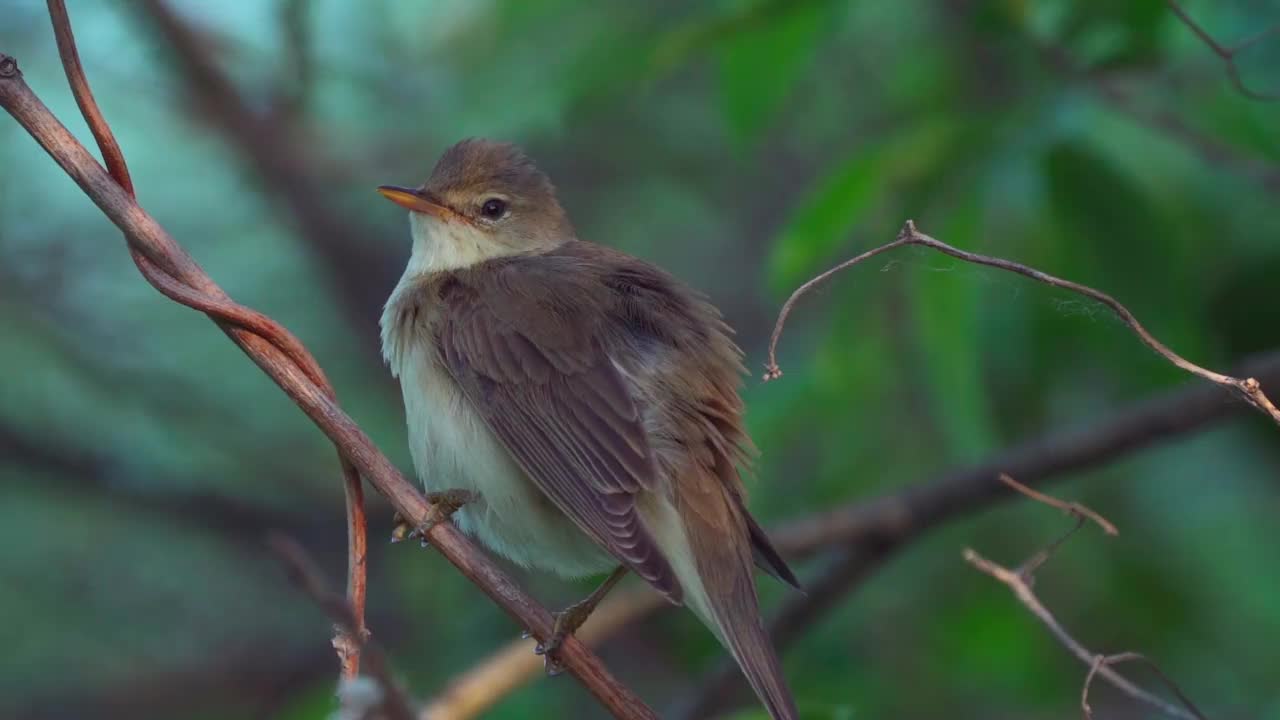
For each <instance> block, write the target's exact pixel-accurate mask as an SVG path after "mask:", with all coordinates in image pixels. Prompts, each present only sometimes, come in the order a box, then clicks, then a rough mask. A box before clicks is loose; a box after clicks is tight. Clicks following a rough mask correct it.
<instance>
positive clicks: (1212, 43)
mask: <svg viewBox="0 0 1280 720" xmlns="http://www.w3.org/2000/svg"><path fill="white" fill-rule="evenodd" d="M1164 4H1165V5H1168V6H1169V10H1171V11H1172V12H1173V14H1174V15H1177V16H1178V19H1179V20H1181V21H1182V24H1183V25H1186V26H1187V28H1188V29H1190V30H1191V32H1193V33H1195V36H1196V37H1198V38H1200V41H1201V42H1203V43H1204V44H1205V45H1206V46H1207V47H1208V48H1209V50H1211V51H1212V52H1213V54H1214V55H1217V56H1218V57H1219V58H1220V59H1221V60H1222V62H1223V64H1224V65H1226V66H1227V76H1228V77H1230V78H1231V84H1232V85H1235V86H1236V90H1239V91H1240V94H1241V95H1244V96H1245V97H1247V98H1250V99H1252V100H1261V101H1263V102H1275V101H1277V100H1280V93H1274V92H1258V91H1257V90H1251V89H1250V88H1249V86H1247V85H1245V84H1244V79H1243V78H1241V77H1240V67H1239V66H1238V65H1236V55H1239V54H1240V53H1241V52H1243V51H1244V50H1246V49H1248V48H1250V47H1252V46H1254V45H1256V44H1257V43H1259V42H1260V41H1262V40H1263V39H1264V38H1266V37H1268V36H1270V35H1276V34H1280V23H1276V24H1275V25H1272V26H1270V27H1267V28H1264V29H1262V30H1260V31H1258V32H1256V33H1254V34H1253V35H1250V36H1249V37H1247V38H1245V39H1244V40H1241V41H1240V42H1238V43H1236V44H1235V45H1231V46H1227V45H1223V44H1222V43H1220V42H1218V41H1217V40H1215V39H1214V38H1213V36H1212V35H1210V34H1209V31H1207V30H1205V29H1204V28H1203V27H1202V26H1201V25H1200V23H1198V22H1196V21H1195V20H1193V19H1192V17H1191V15H1189V14H1188V13H1187V11H1186V10H1185V9H1183V7H1182V5H1181V3H1179V2H1177V0H1164Z"/></svg>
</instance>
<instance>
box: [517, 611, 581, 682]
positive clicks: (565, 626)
mask: <svg viewBox="0 0 1280 720" xmlns="http://www.w3.org/2000/svg"><path fill="white" fill-rule="evenodd" d="M593 609H594V605H592V604H589V603H587V602H580V603H578V604H577V605H570V606H569V607H567V608H565V609H564V610H561V611H560V612H558V613H554V617H555V620H556V621H555V625H553V626H552V628H551V636H550V637H548V638H547V639H546V641H545V642H539V643H538V644H537V645H534V646H533V654H534V655H541V656H542V666H543V669H544V670H546V673H547V677H555V676H557V675H559V674H561V673H563V672H564V665H561V664H560V661H559V659H557V657H556V655H557V653H559V652H560V646H561V645H563V644H564V640H565V638H567V637H569V636H570V635H572V634H573V633H574V632H576V631H577V629H578V628H579V627H581V626H582V623H584V622H586V619H587V617H589V616H590V615H591V611H592V610H593ZM528 635H529V633H528V632H527V631H526V632H525V633H524V637H528Z"/></svg>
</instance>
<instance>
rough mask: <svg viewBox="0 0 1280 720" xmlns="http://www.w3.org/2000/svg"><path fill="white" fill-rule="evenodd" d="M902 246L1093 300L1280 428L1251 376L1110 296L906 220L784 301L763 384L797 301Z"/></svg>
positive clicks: (774, 370)
mask: <svg viewBox="0 0 1280 720" xmlns="http://www.w3.org/2000/svg"><path fill="white" fill-rule="evenodd" d="M906 245H923V246H924V247H928V248H932V249H934V250H937V251H938V252H940V253H943V254H944V255H950V256H951V257H954V258H957V259H959V260H963V261H965V262H969V263H974V264H976V265H986V266H987V267H993V268H997V269H1000V270H1006V271H1008V272H1012V273H1017V274H1019V275H1023V276H1025V277H1029V278H1031V279H1032V280H1035V281H1036V282H1039V283H1043V284H1045V285H1050V286H1052V287H1056V288H1061V289H1063V290H1069V291H1071V292H1073V293H1076V294H1079V295H1083V296H1085V297H1087V298H1090V299H1092V300H1096V301H1098V302H1100V303H1102V304H1103V305H1106V306H1107V307H1108V308H1110V310H1111V312H1113V313H1115V315H1116V317H1118V318H1120V320H1121V321H1123V322H1124V324H1125V325H1127V326H1129V329H1130V330H1132V331H1133V332H1134V333H1135V334H1136V335H1137V336H1138V338H1139V339H1140V340H1142V342H1143V343H1144V344H1145V345H1146V346H1147V347H1149V348H1151V349H1152V350H1154V351H1156V353H1157V354H1158V355H1160V356H1161V357H1163V358H1164V359H1166V360H1168V361H1169V362H1170V363H1172V364H1173V365H1174V366H1176V367H1178V368H1180V369H1182V370H1185V371H1186V372H1189V373H1191V374H1192V375H1196V376H1197V377H1201V378H1204V379H1205V380H1208V381H1210V382H1213V383H1216V384H1218V385H1221V386H1222V387H1225V388H1227V389H1229V390H1232V391H1234V392H1235V393H1236V394H1237V395H1239V396H1240V397H1241V398H1243V399H1244V400H1245V401H1246V402H1248V403H1249V404H1250V405H1253V406H1254V407H1255V408H1257V409H1258V410H1259V411H1261V412H1263V413H1265V414H1266V415H1268V416H1270V418H1271V419H1272V420H1273V421H1274V422H1275V423H1276V424H1277V425H1280V409H1277V408H1276V406H1275V404H1274V403H1272V402H1271V399H1270V398H1268V397H1267V395H1266V394H1265V393H1264V392H1263V391H1262V386H1261V384H1260V383H1259V382H1258V381H1257V379H1255V378H1252V377H1247V378H1244V379H1240V378H1235V377H1231V376H1229V375H1223V374H1222V373H1218V372H1214V371H1212V370H1207V369H1205V368H1203V367H1200V366H1199V365H1196V364H1195V363H1193V362H1191V361H1190V360H1187V359H1186V358H1184V357H1182V356H1181V355H1179V354H1177V353H1175V352H1174V351H1173V350H1171V349H1169V348H1168V346H1166V345H1165V344H1164V343H1162V342H1160V341H1159V340H1157V339H1156V338H1155V336H1154V335H1152V334H1151V333H1150V332H1149V331H1148V330H1147V329H1146V327H1144V326H1143V325H1142V323H1140V322H1138V318H1136V317H1134V315H1133V313H1131V312H1129V309H1128V308H1127V307H1125V306H1124V305H1122V304H1120V302H1119V301H1118V300H1116V299H1115V298H1113V297H1111V296H1110V295H1108V294H1106V293H1104V292H1102V291H1100V290H1095V289H1093V288H1091V287H1089V286H1087V285H1081V284H1079V283H1075V282H1072V281H1070V280H1063V279H1061V278H1058V277H1055V276H1053V275H1050V274H1048V273H1045V272H1041V271H1039V270H1036V269H1035V268H1031V267H1027V266H1026V265H1023V264H1021V263H1016V262H1013V261H1012V260H1005V259H1003V258H997V257H991V256H989V255H980V254H978V253H971V252H968V251H965V250H960V249H958V248H954V247H952V246H950V245H948V244H946V243H944V242H942V241H941V240H937V239H935V238H932V237H930V236H928V235H925V234H924V233H922V232H920V231H919V230H917V229H916V224H915V223H914V222H913V221H911V220H908V221H906V223H904V224H903V226H902V230H900V231H899V232H898V237H897V238H896V239H895V240H894V241H893V242H890V243H887V244H885V245H881V246H880V247H877V248H873V249H871V250H868V251H866V252H864V253H862V254H860V255H858V256H856V257H853V258H851V259H849V260H845V261H844V262H842V263H840V264H839V265H836V266H835V267H833V268H831V269H830V270H827V271H826V272H823V273H822V274H820V275H818V276H817V277H815V278H813V279H812V280H810V281H808V282H806V283H805V284H803V285H801V286H800V287H799V288H797V289H796V291H795V292H793V293H791V297H789V298H787V302H786V303H785V304H784V305H783V306H782V311H781V312H779V313H778V321H777V323H776V324H774V326H773V335H772V336H771V337H770V340H769V362H768V363H767V364H766V365H765V374H764V379H765V380H766V381H769V380H775V379H777V378H779V377H782V369H781V368H780V367H778V361H777V354H776V352H777V347H778V340H779V338H781V336H782V330H783V328H784V327H785V326H786V323H787V318H788V317H789V316H790V315H791V310H792V308H793V307H794V306H795V304H796V302H797V301H798V300H799V299H800V298H801V297H803V296H804V295H806V294H807V293H808V292H809V291H811V290H813V289H814V288H815V287H817V286H819V285H821V284H822V283H824V282H826V281H827V280H829V279H830V278H831V277H832V276H833V275H835V274H837V273H839V272H841V271H842V270H847V269H849V268H851V267H853V266H854V265H857V264H858V263H861V262H863V261H864V260H869V259H871V258H873V257H875V256H876V255H879V254H881V253H883V252H887V251H889V250H893V249H896V248H900V247H903V246H906Z"/></svg>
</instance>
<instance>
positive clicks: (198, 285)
mask: <svg viewBox="0 0 1280 720" xmlns="http://www.w3.org/2000/svg"><path fill="white" fill-rule="evenodd" d="M0 107H4V109H5V110H6V111H8V113H9V114H10V115H12V116H13V118H14V119H15V120H17V121H18V124H20V125H21V126H22V127H23V128H24V129H26V130H27V132H28V133H30V135H31V136H32V138H34V139H35V140H36V141H37V142H38V143H39V144H40V146H41V147H42V148H44V150H45V151H46V152H47V153H48V154H49V155H50V157H52V158H53V159H54V161H55V162H57V163H58V165H59V166H60V167H61V168H62V169H63V170H64V171H65V172H66V173H67V174H68V175H69V176H70V177H71V178H72V179H73V180H74V181H75V182H76V184H77V185H79V186H80V188H81V189H82V190H83V191H84V192H85V194H86V195H88V196H89V198H90V199H91V200H93V202H94V203H95V204H97V205H98V207H99V208H100V209H101V210H102V211H103V213H104V214H105V215H106V216H107V217H108V218H109V219H110V220H111V221H112V222H113V223H115V224H116V226H117V227H119V228H120V229H121V230H122V231H123V232H124V236H125V240H126V242H127V243H128V246H129V248H130V250H131V252H133V253H134V257H135V259H136V260H137V262H138V264H139V268H140V269H141V270H142V272H143V273H144V276H145V277H146V278H147V279H148V280H149V281H150V282H152V283H153V284H154V285H155V286H156V287H157V288H158V289H159V290H160V291H161V292H162V293H164V294H165V295H166V296H168V297H170V298H172V299H174V300H176V301H178V302H181V303H183V304H185V305H188V306H189V307H193V308H195V309H197V310H200V311H202V312H204V313H206V314H207V315H209V316H210V317H211V318H212V319H213V320H214V321H215V322H216V323H217V324H218V326H219V327H220V328H222V329H223V331H224V332H226V333H227V335H228V336H229V337H230V338H231V340H232V341H233V342H235V343H236V344H237V345H238V346H239V347H240V348H241V349H242V350H244V351H245V353H246V354H247V355H248V356H249V357H250V358H251V359H252V360H253V361H254V362H255V363H256V364H257V365H258V367H259V368H261V369H262V370H263V371H264V372H265V373H266V374H267V375H268V376H269V377H271V379H272V380H273V381H275V382H276V384H277V385H279V386H280V388H281V389H283V390H284V391H285V393H286V394H288V395H289V397H290V398H291V399H292V400H293V401H294V402H295V403H296V404H297V405H298V406H299V407H300V408H301V409H302V410H303V412H305V413H306V414H307V416H308V417H310V418H311V420H312V421H313V422H314V423H315V424H316V425H317V426H318V427H319V428H320V429H321V430H322V431H323V432H324V433H325V434H326V435H327V436H328V437H329V438H330V439H331V440H332V441H333V442H334V444H335V445H337V446H338V447H339V448H341V453H342V454H343V455H344V456H345V457H346V458H347V459H348V460H350V462H351V464H352V465H353V466H354V468H355V469H356V470H358V471H359V473H360V474H361V475H362V476H363V477H364V479H365V480H367V481H368V482H370V483H371V484H372V485H373V486H374V487H375V488H376V489H377V490H378V491H379V492H381V493H382V494H383V495H385V496H386V497H387V499H388V500H389V501H390V503H391V504H392V506H393V507H395V509H396V510H397V511H399V512H400V514H401V516H402V517H404V518H405V519H406V520H407V521H409V522H411V523H414V524H415V525H417V524H422V523H423V522H424V521H425V520H426V519H427V518H428V516H429V515H430V514H431V511H432V506H431V505H430V503H428V502H427V500H426V498H425V497H423V495H422V493H421V492H419V491H418V490H417V489H416V488H415V487H414V486H413V485H412V484H411V483H409V481H408V480H406V479H405V478H404V476H403V475H401V474H400V472H399V470H397V469H396V467H395V465H393V464H392V463H391V461H390V460H388V459H387V458H386V456H384V455H383V454H382V453H381V452H380V451H379V450H378V449H377V447H376V446H374V444H373V442H372V440H370V439H369V437H368V435H366V434H365V433H364V431H363V430H361V429H360V427H359V426H357V425H356V424H355V422H354V421H353V420H352V419H351V418H350V417H349V416H348V415H347V414H346V413H345V412H344V411H343V410H342V408H341V407H340V406H339V405H338V403H337V402H336V400H335V399H334V398H333V395H332V392H331V391H330V389H329V388H328V385H327V383H326V382H324V377H323V373H321V372H320V370H319V367H318V366H317V365H316V364H315V361H314V359H313V358H312V357H311V355H310V354H309V353H308V352H307V351H306V349H305V347H303V346H302V344H301V343H300V342H298V340H297V339H296V338H294V337H293V336H292V335H290V334H289V333H288V332H287V331H286V330H284V329H283V328H282V327H280V326H279V325H278V324H276V323H275V322H274V321H272V320H271V319H270V318H267V317H266V316H265V315H262V314H261V313H257V312H255V311H253V310H250V309H248V308H245V307H244V306H241V305H239V304H237V303H235V302H234V301H232V300H231V299H230V298H229V297H228V296H227V295H226V293H225V292H224V291H223V290H222V289H221V288H220V287H219V286H218V285H217V284H216V283H215V282H214V281H213V279H212V278H210V277H209V276H208V275H207V274H206V273H205V272H204V270H203V269H201V268H200V266H199V265H197V264H196V263H195V261H194V260H192V258H191V257H190V256H189V255H188V254H187V252H186V251H185V250H184V249H183V248H182V247H181V246H180V245H179V244H178V243H177V241H175V240H174V239H173V237H171V236H170V235H169V234H168V233H167V232H166V231H165V230H164V228H162V227H161V226H160V225H159V223H157V222H156V221H155V220H154V219H153V218H152V217H151V216H150V215H148V214H147V213H146V211H144V210H143V209H142V208H141V207H139V206H138V204H137V203H136V202H135V201H134V199H133V197H132V196H130V194H129V193H128V192H127V191H126V190H125V189H124V188H123V187H121V186H120V184H119V183H118V182H117V181H116V180H115V179H113V178H112V176H111V175H110V174H108V173H107V171H106V170H104V169H103V168H102V166H100V165H99V164H98V163H97V162H96V161H95V160H94V158H93V157H92V156H91V155H90V154H89V152H88V151H87V150H86V149H85V148H84V147H83V146H82V145H81V144H80V143H79V142H77V141H76V139H75V138H74V137H73V136H72V135H71V133H70V132H69V131H68V130H67V129H66V127H64V126H63V125H62V124H61V123H60V122H59V121H58V120H57V118H55V117H54V115H53V114H52V113H51V112H50V111H49V109H48V108H47V107H46V106H45V105H44V103H42V102H41V101H40V99H39V98H38V97H37V96H36V95H35V93H34V92H32V90H31V88H30V87H28V86H27V84H26V82H25V81H24V80H23V79H22V74H21V72H20V71H19V70H18V66H17V62H16V61H15V60H14V59H13V58H11V57H9V56H7V55H3V54H0ZM429 536H430V540H431V544H432V545H434V546H435V547H436V548H437V549H438V550H439V551H440V553H441V554H442V555H443V556H444V557H445V558H446V559H447V560H449V562H450V563H452V564H453V565H454V566H455V567H457V568H458V569H459V570H460V571H461V572H462V574H463V575H464V576H465V577H467V579H468V580H470V581H471V582H472V583H474V584H475V585H476V586H477V587H479V588H480V589H481V590H482V591H484V592H485V594H486V595H488V596H489V597H490V598H491V599H492V600H493V601H494V602H495V603H496V604H498V605H499V606H500V607H502V609H503V610H505V611H506V612H507V614H508V615H509V616H511V617H512V618H513V619H514V620H516V621H517V622H518V623H519V624H520V625H521V626H523V627H525V628H527V629H528V630H529V631H530V632H531V634H532V635H533V636H534V637H536V638H538V639H540V640H545V639H546V638H548V637H550V634H551V632H552V618H551V615H550V613H548V612H547V610H546V609H545V608H543V607H542V606H541V605H539V604H538V603H537V602H535V601H534V600H533V598H531V597H530V596H529V595H528V594H527V593H525V592H524V591H523V590H522V589H521V588H520V587H519V586H517V585H516V584H515V583H514V582H513V581H512V580H511V579H510V578H508V577H507V576H506V575H505V574H504V573H503V572H502V571H501V570H500V569H499V568H498V566H497V565H496V564H494V562H493V561H492V560H490V559H489V558H488V557H486V556H485V555H484V554H483V553H482V552H480V551H479V550H478V549H476V548H475V546H473V545H472V544H471V543H470V542H468V541H467V540H466V539H465V538H464V537H463V536H462V534H461V533H460V532H458V531H457V530H456V529H455V528H454V527H453V525H452V524H450V523H440V524H437V525H435V526H434V527H433V528H431V530H430V532H429ZM560 655H561V661H562V662H563V663H564V665H565V667H566V668H567V669H568V670H569V672H570V673H571V674H573V675H574V677H576V678H578V680H579V681H580V682H581V683H582V684H583V685H584V686H585V687H586V688H587V689H588V690H589V691H590V692H591V693H592V694H593V695H595V697H596V698H597V699H598V700H599V701H600V702H601V704H603V705H604V706H605V707H606V708H607V709H608V710H609V711H610V712H612V713H613V714H614V715H615V716H617V717H621V718H653V717H656V716H655V715H654V713H653V711H652V710H651V709H650V708H648V706H646V705H645V704H644V702H643V701H642V700H640V699H639V698H638V697H637V696H636V695H635V694H634V693H633V692H632V691H631V690H630V689H629V688H627V687H626V686H624V685H622V684H621V683H620V682H618V681H617V680H616V679H615V678H614V677H613V676H612V675H610V674H609V672H608V671H607V670H606V669H605V668H604V666H603V664H602V663H601V662H600V660H599V659H598V658H597V657H596V656H595V655H594V654H593V653H591V652H590V651H589V650H588V649H587V648H586V647H585V646H584V645H583V644H582V643H579V642H577V641H575V640H573V639H571V638H570V639H566V642H565V643H564V645H563V646H562V648H561V650H560Z"/></svg>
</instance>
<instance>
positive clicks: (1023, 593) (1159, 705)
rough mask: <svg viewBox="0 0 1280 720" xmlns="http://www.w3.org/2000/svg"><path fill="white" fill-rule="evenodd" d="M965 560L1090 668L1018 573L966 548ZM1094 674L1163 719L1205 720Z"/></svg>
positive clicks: (1107, 673)
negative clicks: (1002, 586)
mask: <svg viewBox="0 0 1280 720" xmlns="http://www.w3.org/2000/svg"><path fill="white" fill-rule="evenodd" d="M964 559H965V562H967V563H969V564H970V565H972V566H973V567H974V568H976V569H977V570H979V571H980V572H983V573H986V574H987V575H990V576H991V577H993V578H995V579H996V580H999V581H1000V582H1002V583H1004V584H1005V585H1006V586H1007V587H1008V588H1009V589H1010V590H1012V591H1013V594H1014V596H1016V597H1017V598H1018V600H1019V601H1021V602H1022V604H1023V605H1025V606H1026V608H1027V610H1028V611H1030V612H1031V614H1032V615H1034V616H1035V617H1036V619H1037V620H1039V621H1040V622H1041V623H1042V624H1043V625H1044V626H1045V627H1046V628H1048V629H1049V632H1050V633H1052V634H1053V636H1054V637H1055V638H1056V639H1057V640H1058V642H1059V643H1061V644H1062V646H1063V647H1065V648H1066V649H1067V651H1068V652H1070V653H1071V654H1072V655H1074V656H1076V658H1078V659H1079V660H1080V662H1082V663H1084V664H1086V665H1089V666H1090V667H1092V665H1093V662H1094V657H1095V656H1094V653H1092V652H1090V651H1089V650H1088V649H1086V648H1085V647H1084V646H1083V645H1081V644H1080V642H1079V641H1078V640H1076V639H1075V638H1074V637H1072V636H1071V633H1069V632H1067V630H1066V628H1064V627H1062V624H1061V623H1059V622H1058V619H1057V618H1055V617H1054V616H1053V613H1051V612H1049V609H1048V608H1046V607H1045V606H1044V604H1043V603H1041V602H1040V599H1039V598H1037V597H1036V594H1035V592H1033V591H1032V589H1031V586H1030V584H1028V583H1027V581H1026V579H1025V578H1024V577H1023V576H1022V575H1021V574H1020V573H1018V572H1016V571H1014V570H1010V569H1009V568H1006V567H1004V566H1001V565H997V564H996V563H994V562H991V561H990V560H987V559H986V558H984V557H982V556H981V555H979V554H978V553H976V552H974V551H973V550H972V549H970V548H965V551H964ZM1097 674H1098V675H1101V676H1102V678H1103V679H1104V680H1106V681H1107V682H1109V683H1111V685H1113V686H1114V687H1115V688H1116V689H1117V690H1120V691H1121V692H1123V693H1124V694H1126V695H1128V696H1129V697H1132V698H1134V699H1135V700H1138V701H1140V702H1143V703H1146V704H1147V705H1150V706H1151V707H1153V708H1155V709H1156V710H1159V711H1160V712H1162V713H1164V714H1165V715H1169V716H1170V717H1176V718H1184V719H1185V720H1196V719H1197V718H1198V720H1204V718H1203V716H1199V715H1196V714H1193V713H1191V712H1188V711H1186V710H1184V709H1182V708H1180V707H1178V706H1177V705H1173V704H1171V703H1169V702H1166V701H1165V700H1163V699H1161V698H1159V697H1157V696H1155V695H1152V694H1151V693H1149V692H1147V691H1146V690H1143V689H1142V688H1140V687H1138V686H1137V685H1134V684H1133V683H1131V682H1129V681H1128V680H1126V679H1125V678H1124V677H1123V676H1122V675H1120V674H1119V673H1117V672H1116V671H1114V670H1112V669H1111V668H1110V667H1106V666H1103V667H1100V668H1098V670H1097Z"/></svg>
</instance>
